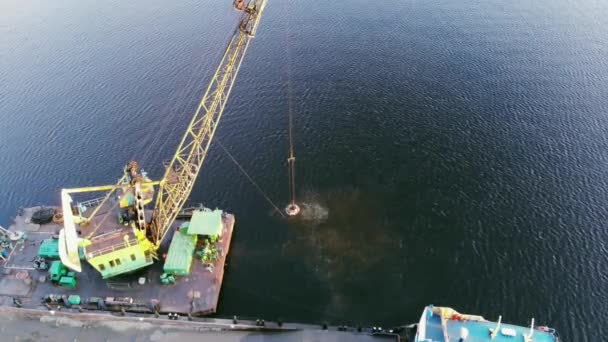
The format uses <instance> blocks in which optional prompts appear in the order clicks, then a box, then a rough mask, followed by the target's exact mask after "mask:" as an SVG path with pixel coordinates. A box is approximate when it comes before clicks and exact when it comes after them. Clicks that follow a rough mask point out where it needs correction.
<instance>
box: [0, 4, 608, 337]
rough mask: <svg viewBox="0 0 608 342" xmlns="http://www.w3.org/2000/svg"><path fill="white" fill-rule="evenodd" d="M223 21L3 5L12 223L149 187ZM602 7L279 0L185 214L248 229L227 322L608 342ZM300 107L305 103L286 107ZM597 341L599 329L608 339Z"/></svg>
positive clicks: (3, 167)
mask: <svg viewBox="0 0 608 342" xmlns="http://www.w3.org/2000/svg"><path fill="white" fill-rule="evenodd" d="M237 16H238V14H237V13H235V11H234V10H233V9H232V8H231V1H229V0H226V1H209V0H207V1H192V0H189V1H178V2H167V1H160V0H148V1H139V0H137V1H103V2H102V1H75V0H68V1H61V2H59V1H27V2H25V1H2V2H0V198H1V200H0V223H2V224H3V225H8V224H9V223H10V218H11V216H13V215H14V213H15V211H16V209H17V208H18V207H20V206H26V205H36V204H48V203H52V204H58V203H59V190H60V189H61V188H62V187H80V186H89V185H101V184H109V183H113V182H115V181H116V180H117V179H118V178H119V177H120V176H121V172H122V167H123V165H124V164H125V163H126V162H127V161H129V160H130V159H132V158H135V159H137V160H139V161H140V163H141V164H143V167H144V168H145V169H147V171H149V173H150V175H151V176H152V178H159V177H161V175H162V162H163V161H165V160H167V159H169V158H170V157H171V156H172V154H173V151H174V149H175V148H176V146H177V143H178V141H179V139H180V138H181V135H182V132H183V131H184V129H185V127H186V125H187V123H188V121H189V119H190V116H191V114H192V113H193V110H194V108H195V106H196V104H197V103H198V100H199V98H200V95H201V93H202V91H203V90H204V88H205V87H206V84H207V82H208V80H209V76H210V75H211V73H212V71H213V70H214V68H215V66H216V65H217V63H218V61H219V57H220V56H221V54H222V52H223V48H224V46H225V44H226V43H227V39H228V37H229V36H230V34H231V33H232V30H233V28H234V27H235V24H236V19H237ZM607 18H608V2H606V1H600V0H598V1H591V0H586V1H566V0H553V1H548V0H547V1H524V0H511V1H502V0H497V1H474V0H461V1H452V0H437V1H409V0H384V1H370V0H367V1H365V0H353V1H312V0H301V1H294V0H290V1H279V0H268V5H267V9H266V12H265V14H264V17H263V19H262V24H261V27H260V29H259V31H258V36H257V37H256V38H255V39H254V40H253V41H252V44H251V46H250V49H249V51H248V55H247V56H246V57H245V62H244V64H243V67H242V69H241V73H240V75H239V78H238V80H237V83H236V86H235V87H234V89H233V93H232V98H231V100H230V101H229V104H228V107H227V110H226V113H225V115H224V117H223V121H222V123H221V125H220V128H219V129H218V133H217V135H216V137H217V138H218V139H219V140H220V141H221V142H222V143H223V144H224V145H225V146H226V147H227V149H228V150H229V151H230V152H231V153H232V154H233V155H234V156H235V158H236V160H238V162H239V163H241V164H242V166H243V168H244V169H245V170H247V172H248V173H249V174H250V175H251V176H252V178H253V179H254V180H255V181H256V182H257V183H258V184H259V186H260V187H261V188H262V189H264V191H265V192H266V193H267V194H268V196H269V197H270V198H272V199H273V200H274V201H275V202H276V203H277V205H279V206H280V207H283V206H284V205H285V204H286V202H287V201H288V197H289V192H288V178H287V169H286V158H287V151H288V143H287V141H288V139H287V136H288V135H287V119H288V116H287V114H288V112H289V108H290V103H291V111H292V113H293V116H294V134H295V151H296V157H297V165H296V167H297V192H298V201H299V202H300V203H301V205H302V207H303V212H302V215H300V216H299V217H297V218H294V219H290V220H285V219H283V218H282V217H281V216H280V215H278V214H277V213H276V212H273V208H272V206H271V205H270V204H269V203H268V202H266V200H265V199H264V197H263V196H262V195H261V194H260V193H259V192H258V191H257V190H256V188H255V187H254V186H253V185H252V184H251V183H250V182H249V181H248V180H247V178H245V176H243V174H242V173H241V172H240V171H239V169H238V168H237V167H236V166H235V164H234V163H233V162H232V161H231V160H230V159H229V158H227V156H226V154H225V153H224V152H223V151H222V150H221V149H220V148H218V146H217V145H215V146H214V148H213V149H212V151H211V153H210V155H209V156H208V158H207V160H206V163H205V165H204V166H203V170H202V171H201V174H200V178H199V180H198V182H197V184H196V186H195V189H194V191H193V193H192V196H191V200H192V202H193V203H196V202H203V203H204V204H206V205H207V206H211V207H220V208H223V209H225V210H228V211H230V212H233V213H235V215H236V217H237V228H236V229H237V230H236V232H235V236H234V240H233V246H232V250H231V255H230V260H229V267H228V272H227V274H226V277H225V279H224V286H223V290H222V297H221V303H220V314H221V315H227V316H232V315H233V314H237V315H243V316H253V317H264V318H266V319H274V318H276V317H282V318H283V319H284V320H300V321H305V322H323V321H329V322H332V323H339V324H342V323H348V324H380V325H385V326H386V325H391V324H398V323H410V322H413V321H416V320H417V319H418V317H419V315H420V312H421V310H422V308H423V306H424V305H427V304H430V303H433V304H435V305H445V306H451V307H453V308H455V309H457V310H459V311H461V312H467V313H476V314H482V315H484V316H485V317H487V318H492V319H496V318H497V317H498V315H502V316H503V320H505V321H509V322H514V323H520V324H527V323H528V322H529V319H530V318H532V317H535V319H536V322H538V323H544V324H547V325H551V326H554V327H555V328H557V329H558V331H560V332H561V335H562V337H563V338H564V339H565V340H566V341H600V340H605V336H606V335H607V334H608V330H606V327H605V325H606V324H605V323H606V319H605V312H606V311H607V310H608V245H607V244H608V232H607V230H606V225H607V224H608V222H607V219H608V193H607V191H608V83H607V82H608V59H607V57H608V19H607ZM289 89H291V91H289ZM602 322H604V323H602Z"/></svg>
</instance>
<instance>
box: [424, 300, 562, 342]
mask: <svg viewBox="0 0 608 342" xmlns="http://www.w3.org/2000/svg"><path fill="white" fill-rule="evenodd" d="M436 309H440V310H441V312H444V311H445V312H446V313H447V315H450V316H446V315H445V314H444V315H443V317H444V318H443V319H442V314H441V313H438V312H437V310H436V311H435V312H433V310H432V309H431V308H430V307H427V308H425V310H424V312H423V314H422V317H421V321H420V323H419V327H418V334H419V336H418V339H417V341H425V342H427V341H428V342H459V341H461V337H462V334H463V331H466V332H467V334H468V336H467V338H466V341H467V342H490V341H492V342H526V336H528V335H529V334H530V327H522V326H518V325H514V324H505V323H501V324H500V326H499V328H498V332H497V333H496V335H495V336H494V337H492V336H491V334H492V332H493V331H494V329H496V328H497V326H498V324H497V323H496V322H490V321H487V320H485V319H484V318H483V317H481V316H472V315H462V314H459V313H457V312H456V311H453V310H452V309H451V308H436ZM452 315H453V316H452ZM446 317H449V318H446ZM442 321H443V322H444V323H442ZM530 341H533V342H556V341H557V338H556V336H555V335H554V332H553V331H552V329H548V328H547V329H545V328H541V327H534V329H532V339H531V340H530Z"/></svg>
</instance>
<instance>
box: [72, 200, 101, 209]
mask: <svg viewBox="0 0 608 342" xmlns="http://www.w3.org/2000/svg"><path fill="white" fill-rule="evenodd" d="M104 198H105V197H97V198H93V199H90V200H88V201H84V202H78V205H80V206H83V207H85V208H87V209H89V208H93V207H96V206H98V205H99V204H101V202H103V200H104Z"/></svg>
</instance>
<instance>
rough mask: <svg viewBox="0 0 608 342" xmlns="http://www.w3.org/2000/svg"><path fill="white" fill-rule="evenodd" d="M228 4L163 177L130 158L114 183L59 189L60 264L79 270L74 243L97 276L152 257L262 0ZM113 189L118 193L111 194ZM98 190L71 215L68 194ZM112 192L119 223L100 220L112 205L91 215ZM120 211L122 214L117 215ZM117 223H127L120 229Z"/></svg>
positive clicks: (188, 184)
mask: <svg viewBox="0 0 608 342" xmlns="http://www.w3.org/2000/svg"><path fill="white" fill-rule="evenodd" d="M234 6H235V8H236V9H238V10H241V11H242V12H243V14H242V16H241V18H240V21H239V25H238V27H237V29H236V30H235V31H234V33H233V35H232V37H231V39H230V42H229V43H228V47H227V48H226V51H225V52H224V55H223V57H222V60H221V62H220V64H219V66H218V67H217V69H216V70H215V73H214V74H213V77H212V79H211V82H210V83H209V86H208V87H207V90H206V91H205V94H204V96H203V98H202V99H201V101H200V103H199V105H198V107H197V109H196V112H195V113H194V116H193V118H192V120H191V121H190V124H189V125H188V128H187V129H186V133H185V134H184V136H183V138H182V140H181V142H180V144H179V146H178V148H177V151H176V152H175V154H174V155H173V158H172V159H171V162H170V163H169V165H168V167H167V169H166V171H165V174H164V176H163V178H162V179H161V180H160V181H158V182H153V181H151V180H149V179H148V178H147V177H146V176H145V174H144V173H143V170H142V172H141V173H140V172H139V167H138V164H137V162H135V161H131V162H129V164H128V165H127V166H126V167H125V170H124V175H123V177H122V178H121V179H120V180H119V181H118V183H117V184H116V185H108V186H98V187H88V188H77V189H63V190H62V193H61V196H62V197H61V198H62V211H63V214H64V215H63V217H64V225H63V226H64V228H63V229H62V230H61V231H60V234H59V255H60V258H61V261H62V263H63V264H64V265H66V266H67V267H68V268H70V269H71V270H74V271H77V272H81V271H82V267H81V264H80V254H79V248H80V247H82V248H83V251H84V253H85V257H86V259H87V262H88V263H89V264H90V265H91V266H93V267H94V268H95V269H96V270H97V271H99V272H100V273H101V274H102V276H103V278H108V277H113V276H115V275H118V274H123V273H127V272H132V271H134V270H136V269H139V268H142V267H146V266H148V265H151V264H152V263H153V259H154V258H157V256H156V251H157V250H158V248H159V247H160V245H161V243H162V241H163V239H164V238H165V236H166V235H167V233H168V232H169V230H170V229H171V227H172V225H173V222H174V221H175V219H176V217H177V215H178V213H179V212H180V211H181V209H182V207H183V205H184V203H185V202H186V200H187V199H188V196H189V195H190V192H191V191H192V187H193V186H194V182H195V181H196V177H197V176H198V173H199V171H200V169H201V166H202V165H203V161H204V160H205V157H206V156H207V152H208V150H209V147H210V144H211V140H212V139H213V135H214V134H215V131H216V129H217V126H218V124H219V121H220V118H221V116H222V113H223V112H224V108H225V107H226V103H227V101H228V97H229V96H230V92H231V91H232V87H233V86H234V82H235V80H236V76H237V73H238V71H239V69H240V67H241V63H242V62H243V57H244V56H245V52H246V51H247V47H248V46H249V41H250V40H251V38H253V37H254V36H255V33H256V31H257V28H258V24H259V22H260V19H261V16H262V12H263V11H264V7H265V6H266V0H249V2H248V3H247V4H245V0H235V1H234ZM155 185H158V187H159V189H158V192H157V196H156V202H155V206H154V211H153V216H152V220H151V221H150V223H149V224H148V223H147V220H146V213H145V208H144V206H145V205H146V204H147V203H148V202H150V201H152V196H153V195H154V189H153V187H154V186H155ZM118 190H120V194H118V193H116V194H115V192H116V191H118ZM99 191H106V192H107V194H106V196H105V197H104V198H103V199H102V200H101V201H100V203H99V204H98V205H97V207H96V208H95V209H94V210H92V213H91V214H90V215H88V217H83V216H82V213H80V211H79V212H78V213H76V216H77V217H75V216H74V213H73V211H74V209H73V205H72V198H71V196H70V194H73V193H83V192H99ZM113 194H115V196H116V198H115V199H114V201H115V202H116V203H115V205H114V206H116V205H119V204H120V208H122V209H125V211H123V212H122V214H121V216H120V217H119V220H118V221H119V222H118V223H116V222H115V223H112V224H106V218H107V217H108V214H109V213H110V212H112V210H113V207H114V206H112V208H107V207H106V209H108V210H109V211H108V210H106V214H104V215H103V217H101V218H97V220H96V217H97V216H98V215H97V213H98V211H99V210H100V208H102V207H104V205H106V203H107V202H108V201H109V200H110V198H111V196H112V195H113ZM108 206H109V205H108ZM131 211H133V212H134V213H135V216H133V215H132V214H131ZM123 214H125V215H126V216H124V217H123ZM77 225H78V226H79V229H80V230H83V228H84V231H82V233H83V237H80V236H79V231H77V227H76V226H77ZM83 225H84V227H83ZM117 225H118V226H117ZM121 225H124V226H125V227H129V228H128V229H123V228H121V227H122V226H121ZM117 260H122V261H121V262H117ZM108 263H109V265H110V266H112V265H114V267H108V268H107V267H106V266H105V265H106V264H108ZM119 266H120V267H119Z"/></svg>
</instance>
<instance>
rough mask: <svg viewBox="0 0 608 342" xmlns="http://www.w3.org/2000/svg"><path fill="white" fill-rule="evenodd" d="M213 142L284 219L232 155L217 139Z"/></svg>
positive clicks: (281, 212)
mask: <svg viewBox="0 0 608 342" xmlns="http://www.w3.org/2000/svg"><path fill="white" fill-rule="evenodd" d="M215 142H217V144H218V145H219V146H220V147H221V148H222V150H223V151H224V152H225V153H226V155H228V158H230V160H232V162H234V164H235V165H236V166H237V167H238V168H239V170H241V172H242V173H243V175H244V176H245V177H246V178H247V179H248V180H249V181H250V182H251V184H252V185H253V186H254V187H255V188H256V189H257V190H258V191H259V192H260V194H262V196H263V197H264V198H265V199H266V201H268V203H270V205H272V207H273V208H274V209H275V210H276V211H277V212H278V213H279V214H280V215H281V216H282V217H283V218H286V217H285V215H284V214H283V211H281V209H279V207H277V205H276V204H275V203H274V202H273V201H272V200H271V199H270V197H269V196H268V195H267V194H266V193H265V192H264V190H262V188H261V187H260V186H259V185H258V184H257V183H256V182H255V181H254V180H253V178H251V176H250V175H249V174H248V173H247V171H245V169H244V168H243V166H241V164H239V162H238V161H237V160H236V159H235V158H234V157H233V156H232V154H231V153H230V152H228V150H227V149H226V147H224V145H223V144H222V142H221V141H220V140H219V139H218V138H217V137H216V138H215Z"/></svg>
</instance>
